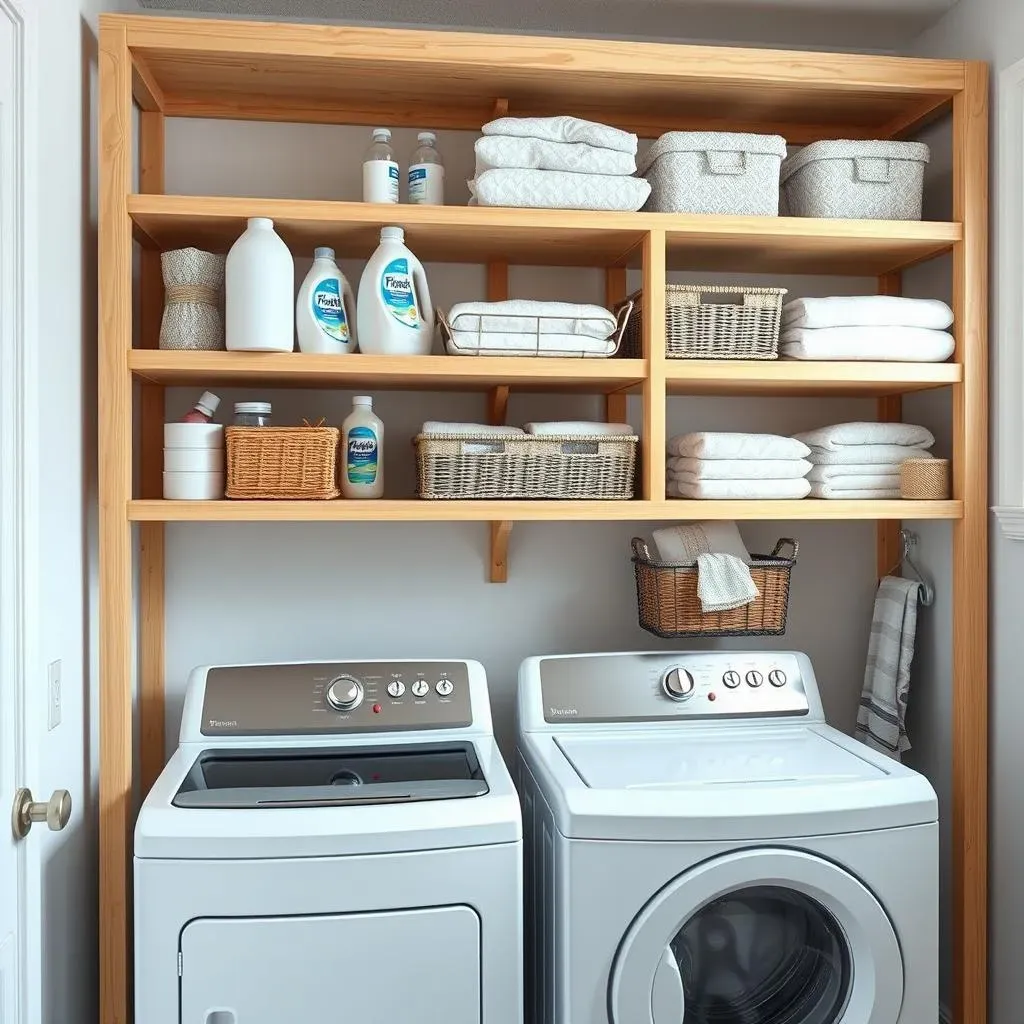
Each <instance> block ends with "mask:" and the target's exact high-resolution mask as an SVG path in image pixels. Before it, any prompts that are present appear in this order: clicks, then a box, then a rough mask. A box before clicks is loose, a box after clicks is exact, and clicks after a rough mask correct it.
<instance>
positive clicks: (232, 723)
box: [210, 718, 238, 729]
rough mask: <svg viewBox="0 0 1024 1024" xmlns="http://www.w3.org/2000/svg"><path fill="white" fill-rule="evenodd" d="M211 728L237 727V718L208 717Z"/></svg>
mask: <svg viewBox="0 0 1024 1024" xmlns="http://www.w3.org/2000/svg"><path fill="white" fill-rule="evenodd" d="M210 728H211V729H237V728H238V719H237V718H232V719H230V720H227V719H224V718H211V719H210Z"/></svg>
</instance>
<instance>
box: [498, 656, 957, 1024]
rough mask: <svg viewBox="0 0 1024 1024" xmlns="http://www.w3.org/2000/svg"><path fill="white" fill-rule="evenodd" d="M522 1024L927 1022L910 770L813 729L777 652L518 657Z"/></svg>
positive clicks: (794, 674)
mask: <svg viewBox="0 0 1024 1024" xmlns="http://www.w3.org/2000/svg"><path fill="white" fill-rule="evenodd" d="M517 772H518V775H519V779H518V781H519V783H520V792H521V794H522V799H523V817H524V830H525V835H526V851H525V858H526V915H527V926H526V931H527V942H526V976H527V1000H526V1017H527V1020H529V1021H531V1022H532V1024H681V1022H685V1024H934V1022H935V1021H936V1020H937V1019H938V826H937V805H936V798H935V794H934V792H933V790H932V788H931V786H930V785H929V784H928V782H927V781H926V780H925V779H924V778H922V777H921V776H920V775H917V774H916V773H914V772H912V771H910V770H909V769H907V768H905V767H903V766H902V765H900V764H898V763H896V762H895V761H892V760H890V759H888V758H886V757H884V756H881V755H879V754H876V753H874V752H873V751H871V750H869V749H868V748H867V747H865V746H863V745H861V744H859V743H857V742H855V741H854V740H852V739H851V738H850V737H848V736H846V735H844V734H842V733H840V732H838V731H836V730H835V729H832V728H830V727H829V726H827V725H826V724H825V721H824V716H823V714H822V709H821V702H820V699H819V696H818V690H817V685H816V683H815V679H814V673H813V670H812V668H811V664H810V662H809V661H808V659H807V658H806V657H805V656H803V655H800V654H793V653H778V652H774V653H740V652H734V653H701V654H697V653H686V654H666V653H658V654H609V655H582V656H570V657H549V658H533V659H530V660H529V661H526V662H525V663H524V664H523V667H522V669H521V672H520V680H519V747H518V756H517Z"/></svg>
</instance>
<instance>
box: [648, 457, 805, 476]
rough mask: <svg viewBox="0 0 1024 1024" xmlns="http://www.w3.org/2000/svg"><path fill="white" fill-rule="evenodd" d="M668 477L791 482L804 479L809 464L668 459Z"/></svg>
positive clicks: (799, 460)
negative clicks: (798, 478) (796, 478)
mask: <svg viewBox="0 0 1024 1024" xmlns="http://www.w3.org/2000/svg"><path fill="white" fill-rule="evenodd" d="M665 468H666V469H667V470H668V472H669V473H671V474H673V475H679V476H688V477H692V478H693V479H696V480H792V479H794V478H795V477H801V476H806V475H807V471H808V470H809V469H810V468H811V464H810V463H809V462H808V461H807V460H806V459H694V458H686V457H683V456H677V457H674V458H670V459H669V460H668V461H667V462H666V464H665Z"/></svg>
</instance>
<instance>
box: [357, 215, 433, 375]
mask: <svg viewBox="0 0 1024 1024" xmlns="http://www.w3.org/2000/svg"><path fill="white" fill-rule="evenodd" d="M356 317H357V324H358V327H359V350H360V351H361V352H366V353H369V354H370V355H398V356H425V355H429V354H430V349H431V348H432V346H433V343H434V309H433V307H432V306H431V304H430V292H429V291H428V289H427V275H426V274H425V273H424V271H423V264H422V263H420V261H419V260H418V259H416V257H415V256H414V255H413V254H412V253H411V252H410V251H409V250H408V249H407V248H406V247H405V232H404V231H403V230H402V229H401V228H396V227H387V228H381V231H380V246H379V247H378V248H377V251H376V252H375V253H374V254H373V255H372V256H371V257H370V261H369V262H368V263H367V264H366V269H365V270H364V271H363V276H362V277H361V278H360V280H359V303H358V306H357V312H356Z"/></svg>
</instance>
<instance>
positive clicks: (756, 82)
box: [121, 16, 964, 142]
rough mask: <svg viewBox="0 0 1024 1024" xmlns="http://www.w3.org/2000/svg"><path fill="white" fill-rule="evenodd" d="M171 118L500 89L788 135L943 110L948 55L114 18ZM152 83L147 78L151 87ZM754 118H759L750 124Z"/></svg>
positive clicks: (952, 68) (424, 99)
mask: <svg viewBox="0 0 1024 1024" xmlns="http://www.w3.org/2000/svg"><path fill="white" fill-rule="evenodd" d="M121 21H122V22H123V24H124V25H125V26H126V31H127V36H128V40H129V46H130V48H131V50H132V53H133V55H134V56H135V57H137V58H140V59H142V60H144V61H145V63H146V65H147V67H148V69H149V74H150V76H151V78H152V81H153V83H154V85H155V86H157V87H158V88H159V90H160V94H161V95H162V97H163V103H164V107H163V109H164V112H165V113H167V114H170V115H172V116H183V115H184V116H195V117H247V118H255V119H260V120H264V119H267V118H268V117H269V118H270V119H273V118H274V116H275V113H276V115H277V116H278V117H281V118H283V117H285V116H289V115H287V114H286V112H287V111H291V112H292V113H291V115H290V119H292V120H295V119H300V118H301V119H310V120H338V119H340V117H341V116H346V118H347V119H348V120H354V119H353V118H352V117H351V116H349V113H348V112H363V120H364V121H365V120H367V119H370V118H371V115H372V119H373V120H376V119H377V117H379V114H380V111H381V109H382V108H383V109H385V110H386V111H387V112H388V117H389V120H388V123H390V124H408V125H419V126H421V127H422V126H423V125H426V124H430V125H438V124H439V121H438V113H439V112H444V113H445V114H446V115H447V117H446V119H445V120H446V123H445V127H459V128H467V129H473V128H478V127H479V126H480V125H481V124H482V123H484V122H485V121H487V120H489V119H490V117H491V114H492V112H493V109H494V100H495V99H496V98H498V97H501V98H505V99H507V100H508V101H509V104H510V108H511V109H514V110H515V111H516V113H517V114H518V115H546V114H559V113H563V112H564V111H565V110H572V111H573V112H574V113H576V114H578V115H579V116H581V117H588V116H593V117H597V118H599V119H601V120H604V121H607V122H609V123H614V124H619V125H620V126H622V127H624V128H629V129H631V130H639V131H640V132H641V133H642V134H645V135H657V134H659V133H660V132H661V131H664V130H667V129H669V128H678V127H683V126H684V125H685V126H686V127H696V126H705V127H706V126H711V125H715V126H718V125H722V124H724V123H728V124H729V125H730V126H731V127H732V130H734V131H735V130H739V129H740V128H741V127H742V126H751V127H752V128H754V130H757V128H758V127H759V129H760V130H762V131H764V130H766V126H767V125H771V126H772V127H773V128H774V129H775V130H778V131H780V132H782V134H784V135H785V136H786V137H787V138H788V139H790V140H791V141H795V142H807V141H810V140H811V139H812V138H829V137H831V138H836V137H837V136H838V135H839V132H838V129H839V128H840V126H842V127H843V128H844V129H850V128H852V127H855V126H856V127H860V128H861V129H862V130H864V131H866V132H868V133H871V132H873V133H874V134H875V135H878V133H879V132H880V131H881V130H882V129H883V128H884V127H885V126H887V125H889V124H892V123H900V122H902V121H905V120H907V119H908V118H909V117H911V116H913V117H918V116H920V115H919V112H920V110H921V108H922V105H923V106H925V107H929V108H930V109H934V110H936V111H938V110H942V109H943V108H945V107H946V106H947V105H948V102H949V100H950V99H951V98H952V96H953V94H954V93H955V92H957V91H958V90H959V89H961V88H963V82H964V65H963V63H962V62H957V61H939V60H925V59H917V60H908V59H906V58H903V59H896V58H891V57H882V56H868V55H851V54H828V53H805V52H787V51H781V50H780V51H774V52H772V53H771V54H770V56H769V55H768V54H766V52H765V51H757V50H752V49H730V50H729V51H728V52H727V53H726V51H724V50H723V49H722V48H720V47H711V46H679V45H674V44H664V43H643V42H624V41H618V40H616V41H611V40H598V39H571V38H570V39H567V38H545V37H541V36H489V35H482V34H478V33H463V32H443V31H440V32H439V31H416V30H404V29H380V28H368V27H356V26H331V25H285V24H279V23H275V24H273V25H266V24H259V23H251V22H242V21H219V20H203V21H202V22H199V23H196V22H189V21H184V20H181V19H171V18H155V17H148V16H146V17H137V16H136V17H132V16H122V17H121ZM150 91H152V90H150ZM755 126H757V127H755Z"/></svg>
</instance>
